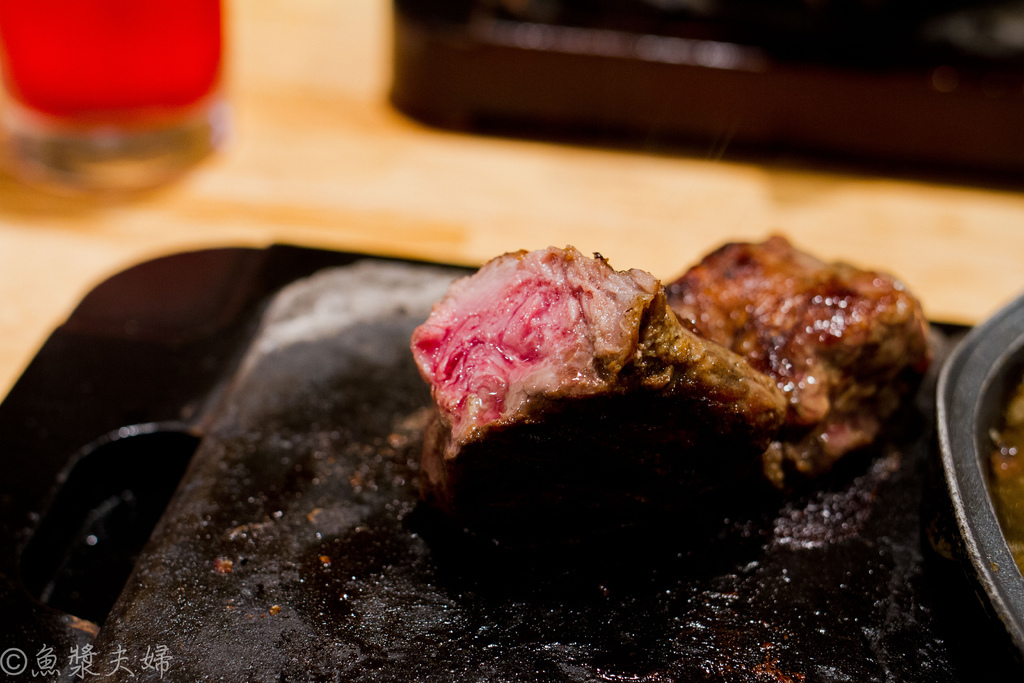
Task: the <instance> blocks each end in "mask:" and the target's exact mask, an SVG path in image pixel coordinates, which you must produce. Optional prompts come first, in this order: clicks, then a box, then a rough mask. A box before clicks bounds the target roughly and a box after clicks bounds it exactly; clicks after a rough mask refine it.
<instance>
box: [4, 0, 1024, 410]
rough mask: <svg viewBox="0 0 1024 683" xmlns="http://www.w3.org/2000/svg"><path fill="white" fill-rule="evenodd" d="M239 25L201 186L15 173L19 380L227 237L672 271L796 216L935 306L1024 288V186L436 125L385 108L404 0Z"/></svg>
mask: <svg viewBox="0 0 1024 683" xmlns="http://www.w3.org/2000/svg"><path fill="white" fill-rule="evenodd" d="M228 39H229V60H228V67H227V85H226V92H227V96H228V99H229V101H230V103H231V106H232V132H231V137H230V139H229V141H228V142H227V144H226V146H225V147H224V149H223V150H222V151H221V152H220V153H218V154H217V155H216V156H214V157H213V158H211V159H209V160H208V161H206V162H205V163H203V164H202V165H201V166H200V167H199V168H197V169H196V170H195V171H194V172H193V173H191V174H190V175H188V176H187V177H186V178H184V179H183V180H182V181H180V182H178V183H176V184H174V185H173V186H170V187H166V188H162V189H161V190H159V191H157V192H154V193H151V194H148V195H145V196H141V197H136V198H132V199H129V200H120V201H110V200H104V201H101V200H96V199H87V198H71V197H60V196H54V195H51V194H47V193H45V192H43V191H41V190H37V189H32V188H29V187H26V186H24V185H22V184H20V183H19V182H18V181H16V180H15V179H14V178H12V177H11V176H10V175H9V174H6V173H5V174H3V175H0V300H2V302H3V304H2V305H0V393H6V392H7V391H8V390H9V388H10V387H11V386H12V385H13V383H14V381H15V380H16V379H17V377H18V376H19V375H20V373H21V372H22V370H23V369H24V367H25V366H26V364H27V363H28V362H29V361H30V360H31V358H32V357H33V355H34V354H35V353H36V351H37V350H38V348H39V346H40V344H41V343H42V342H43V341H44V340H45V339H46V337H47V336H48V335H49V334H50V332H51V331H52V330H53V328H54V327H55V326H57V325H59V324H60V323H61V322H62V320H63V319H64V318H65V317H66V316H67V315H68V313H69V312H70V311H71V310H72V308H73V307H74V306H75V304H76V303H77V302H78V301H79V300H80V299H81V298H82V297H83V296H84V295H85V293H86V292H88V291H89V290H90V289H91V288H92V287H94V286H95V285H96V284H97V283H99V282H101V281H102V280H104V279H105V278H107V277H109V276H110V275H112V274H114V273H116V272H118V271H120V270H123V269H125V268H127V267H129V266H131V265H132V264H135V263H138V262H141V261H145V260H148V259H151V258H154V257H156V256H160V255H165V254H170V253H175V252H179V251H185V250H191V249H197V248H205V247H212V246H234V245H238V246H261V245H268V244H271V243H275V242H283V243H292V244H300V245H306V246H317V247H326V248H333V249H340V250H351V251H360V252H369V253H375V254H384V255H395V256H405V257H420V258H427V259H432V260H440V261H447V262H452V263H459V264H478V263H481V262H483V261H485V260H487V259H489V258H491V257H492V256H495V255H497V254H499V253H502V252H504V251H508V250H514V249H519V248H539V247H544V246H548V245H551V244H553V245H558V246H564V245H566V244H573V245H575V246H576V247H578V248H580V249H581V250H582V251H584V252H585V253H588V252H591V251H600V252H601V253H602V254H604V255H605V256H606V257H608V258H609V259H610V261H611V263H612V265H614V266H616V267H617V268H628V267H639V268H643V269H646V270H649V271H651V272H653V273H654V274H655V275H657V276H658V277H661V278H663V279H668V278H672V277H674V276H675V275H677V274H679V273H680V272H682V271H683V270H684V269H685V268H686V267H687V266H688V265H689V264H690V263H691V262H693V261H694V260H696V259H697V258H698V257H699V256H700V255H701V254H703V253H704V252H706V251H707V250H709V249H710V248H713V247H714V246H716V245H718V244H720V243H722V242H724V241H727V240H735V239H761V238H763V237H765V236H767V235H768V234H770V233H772V232H781V233H784V234H787V235H788V236H789V237H790V238H791V239H792V240H793V241H794V242H796V243H797V244H798V245H799V246H802V247H804V248H805V249H807V250H809V251H811V252H813V253H816V254H818V255H820V256H822V257H825V258H828V259H838V258H841V259H844V260H847V261H850V262H853V263H856V264H860V265H864V266H871V267H876V268H882V269H885V270H889V271H891V272H893V273H896V274H898V275H899V276H900V277H901V278H902V279H903V280H904V281H905V282H906V283H907V285H908V286H909V287H910V288H911V289H912V291H914V292H915V293H916V294H917V295H918V296H919V297H920V298H921V299H922V301H923V302H924V305H925V309H926V311H927V312H928V314H929V316H930V317H931V318H932V319H936V320H942V321H949V322H961V323H973V322H977V321H979V320H981V319H984V318H985V317H986V316H988V315H989V314H990V313H992V312H993V311H994V310H996V309H997V308H998V307H999V306H1000V305H1002V304H1004V303H1006V302H1007V301H1009V300H1010V299H1012V298H1013V297H1015V296H1016V295H1017V294H1019V293H1020V292H1022V291H1024V193H1021V192H1020V191H1012V190H1007V189H991V188H989V187H985V186H983V185H980V184H973V185H944V184H941V183H933V182H923V181H915V180H906V179H903V180H900V179H893V178H886V177H881V176H871V175H867V174H858V175H854V174H848V175H847V174H842V173H823V172H812V171H808V170H800V169H799V168H795V167H792V166H788V167H787V166H784V165H756V164H748V163H734V162H725V161H720V160H719V161H716V160H711V159H698V158H692V157H685V156H671V155H650V154H643V153H639V152H637V153H633V152H628V151H614V150H606V149H597V148H587V147H581V146H570V145H558V144H552V143H544V142H532V141H522V140H510V139H499V138H488V137H477V136H471V135H464V134H456V133H449V132H444V131H439V130H434V129H430V128H428V127H425V126H423V125H420V124H418V123H416V122H414V121H411V120H409V119H407V118H405V117H404V116H403V115H401V114H400V113H398V112H397V111H395V110H394V109H392V108H391V107H390V106H389V104H388V102H387V92H388V87H389V74H390V58H389V51H390V5H389V3H388V2H387V0H233V1H232V0H229V2H228ZM1021 187H1022V188H1024V183H1022V185H1021Z"/></svg>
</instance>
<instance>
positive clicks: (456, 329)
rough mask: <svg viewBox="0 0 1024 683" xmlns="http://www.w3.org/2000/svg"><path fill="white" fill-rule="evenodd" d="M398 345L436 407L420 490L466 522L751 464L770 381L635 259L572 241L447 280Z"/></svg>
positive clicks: (592, 517)
mask: <svg viewBox="0 0 1024 683" xmlns="http://www.w3.org/2000/svg"><path fill="white" fill-rule="evenodd" d="M412 350H413V354H414V356H415V359H416V362H417V364H418V366H419V369H420V373H421V374H422V376H423V378H424V379H425V380H426V381H427V382H428V383H429V384H430V386H431V391H432V395H433V398H434V402H435V405H436V407H437V414H436V417H435V420H434V423H433V426H432V427H431V428H430V430H428V435H427V439H426V444H425V447H424V453H423V461H422V470H421V482H422V495H423V497H424V499H425V500H427V501H428V502H430V503H432V504H433V505H435V506H437V507H439V508H441V509H442V510H444V511H446V512H448V513H449V514H451V515H453V516H455V517H456V518H457V519H460V520H462V521H464V522H466V523H468V524H472V525H479V526H483V527H490V528H492V529H494V528H498V529H500V528H502V527H505V526H511V525H513V524H515V523H516V520H519V521H521V520H522V519H523V518H524V517H525V518H528V519H532V520H534V521H537V522H540V523H543V524H545V525H549V524H551V523H554V520H560V521H562V522H566V523H569V524H579V523H581V522H582V523H584V524H586V525H588V526H589V525H593V524H598V525H600V524H604V523H617V522H619V521H622V520H628V519H631V518H634V517H635V516H644V515H646V514H650V512H651V511H653V510H657V509H662V508H665V507H671V506H672V505H675V504H676V503H677V502H680V501H687V500H688V494H689V493H698V492H701V491H706V490H708V489H710V488H711V487H713V486H715V485H716V484H720V483H723V482H727V481H732V480H735V479H736V478H737V477H739V476H741V474H742V473H743V472H745V471H749V470H751V469H756V468H757V467H758V464H759V456H760V454H761V453H762V452H763V451H764V449H765V448H766V447H767V446H768V445H769V443H770V442H771V440H772V439H773V438H774V436H775V434H776V432H777V431H778V429H779V427H780V425H781V424H782V421H783V419H784V416H785V412H786V402H785V398H784V396H783V394H782V392H781V391H780V390H779V389H778V388H777V387H776V386H775V383H774V382H773V381H772V380H770V379H769V378H767V377H766V376H765V375H763V374H762V373H760V372H757V371H755V370H753V369H752V368H751V367H750V365H749V364H748V363H747V362H746V361H744V360H743V359H742V358H740V357H739V356H738V355H736V354H734V353H733V352H731V351H729V350H727V349H725V348H724V347H722V346H720V345H718V344H716V343H714V342H710V341H707V340H705V339H702V338H700V337H698V336H697V335H695V334H693V333H692V332H691V331H689V330H688V329H686V328H685V327H684V325H683V324H682V323H681V321H680V320H679V318H678V316H677V315H676V314H675V313H674V312H672V310H671V309H670V308H669V307H668V305H667V301H666V298H665V293H664V289H663V287H662V286H661V284H660V283H659V282H658V281H657V280H656V279H655V278H654V277H653V276H651V275H650V274H648V273H645V272H642V271H639V270H630V271H622V272H619V271H615V270H614V269H612V268H611V266H609V265H608V263H607V262H605V261H604V259H602V258H600V257H597V258H593V259H592V258H588V257H585V256H583V255H582V254H581V253H580V252H578V251H577V250H576V249H574V248H572V247H568V248H566V249H556V248H549V249H546V250H541V251H534V252H525V251H520V252H516V253H510V254H505V255H504V256H500V257H498V258H496V259H494V260H493V261H491V262H489V263H488V264H486V265H485V266H484V267H483V268H481V269H480V270H479V271H478V272H477V273H475V274H474V275H472V276H470V277H467V278H464V279H461V280H458V281H456V282H455V283H453V285H452V287H451V288H450V289H449V291H448V293H447V294H446V296H445V297H444V298H443V299H442V300H441V301H440V302H439V303H437V304H436V305H435V306H434V309H433V312H432V313H431V315H430V317H429V319H428V320H427V321H426V322H425V323H424V324H423V325H422V326H420V327H419V328H417V330H416V331H415V333H414V335H413V338H412Z"/></svg>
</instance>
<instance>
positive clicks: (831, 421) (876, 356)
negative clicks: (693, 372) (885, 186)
mask: <svg viewBox="0 0 1024 683" xmlns="http://www.w3.org/2000/svg"><path fill="white" fill-rule="evenodd" d="M667 291H668V297H669V303H670V305H671V306H672V308H673V309H674V310H675V311H676V312H677V313H679V315H680V316H681V317H682V318H684V319H685V320H687V321H688V322H689V323H690V324H691V325H692V326H693V329H694V330H695V331H696V332H697V333H698V334H700V335H702V336H704V337H706V338H708V339H712V340H714V341H716V342H718V343H720V344H723V345H725V346H727V347H729V348H730V349H732V350H733V351H736V352H737V353H739V354H740V355H742V356H743V357H744V358H746V359H747V360H748V361H749V362H750V364H751V365H752V366H754V367H755V368H757V369H758V370H761V371H762V372H765V373H767V374H768V375H770V376H771V377H772V378H774V380H775V381H776V382H777V384H778V386H779V387H780V388H781V389H782V390H783V391H784V392H785V394H786V396H787V398H788V399H789V407H788V410H787V414H786V424H785V427H784V428H783V430H782V432H781V433H780V438H779V439H778V440H776V441H775V442H773V443H772V445H771V447H770V448H769V449H768V451H767V452H766V453H765V456H764V470H765V474H766V475H767V476H768V478H769V479H770V480H771V481H772V482H773V483H774V484H776V485H777V486H779V487H780V488H781V487H783V486H785V485H786V484H787V481H794V480H795V481H799V480H800V478H801V477H802V476H805V475H806V476H815V475H818V474H821V473H823V472H825V471H827V470H828V469H830V468H831V467H832V466H833V464H834V463H835V462H836V461H837V460H838V459H839V458H840V457H841V456H842V455H844V454H845V453H848V452H850V451H852V450H855V449H857V448H860V447H863V446H866V445H868V444H870V443H871V442H872V441H873V440H874V439H875V438H876V436H877V435H878V433H879V431H880V429H881V428H882V425H883V424H884V421H885V420H886V418H887V417H889V416H890V415H892V414H893V412H894V411H895V410H896V409H897V407H898V406H899V404H900V400H901V398H902V396H903V395H904V394H905V393H906V392H907V391H908V390H909V389H910V388H911V387H912V386H913V385H914V384H915V383H916V381H917V379H919V377H920V375H921V374H922V373H923V372H924V370H925V369H926V368H927V366H928V363H929V361H930V352H929V348H928V324H927V322H926V321H925V317H924V314H923V313H922V310H921V306H920V304H919V303H918V302H917V301H916V300H915V299H914V297H912V296H911V295H910V293H909V292H907V290H906V289H905V288H904V286H903V285H902V284H901V283H900V282H899V281H898V280H896V279H894V278H893V277H891V276H889V275H886V274H884V273H878V272H873V271H866V270H860V269H857V268H854V267H853V266H850V265H847V264H844V263H832V264H827V263H824V262H822V261H820V260H818V259H817V258H815V257H813V256H810V255H808V254H806V253H803V252H801V251H799V250H797V249H795V248H794V247H793V246H792V245H791V244H790V243H789V242H788V241H787V240H786V239H785V238H783V237H779V236H775V237H772V238H770V239H769V240H767V241H766V242H763V243H760V244H748V243H733V244H727V245H725V246H723V247H721V248H719V249H718V250H716V251H714V252H713V253H711V254H709V255H708V256H707V257H705V258H704V260H703V261H701V262H700V263H699V264H698V265H696V266H694V267H693V268H692V269H690V270H689V272H687V273H686V274H685V275H683V276H682V277H681V278H679V280H677V281H676V282H674V283H672V284H671V285H669V286H668V288H667ZM794 473H799V474H798V476H797V477H794V476H793V474H794Z"/></svg>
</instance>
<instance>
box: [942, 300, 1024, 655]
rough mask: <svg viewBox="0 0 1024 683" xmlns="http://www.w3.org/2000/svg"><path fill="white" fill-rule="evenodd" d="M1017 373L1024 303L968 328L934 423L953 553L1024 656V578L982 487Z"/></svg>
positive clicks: (945, 374)
mask: <svg viewBox="0 0 1024 683" xmlns="http://www.w3.org/2000/svg"><path fill="white" fill-rule="evenodd" d="M1022 373H1024V296H1021V297H1020V298H1018V299H1017V300H1015V301H1014V302H1013V303H1011V304H1010V305H1008V306H1006V307H1005V308H1003V309H1002V310H1001V311H999V312H998V313H997V314H996V315H994V316H993V317H992V318H991V319H989V320H988V321H986V322H985V323H983V324H981V325H979V326H978V327H976V328H974V329H973V330H972V331H971V332H970V333H969V334H968V335H967V336H966V337H964V339H963V340H962V341H961V342H960V344H959V345H958V346H957V348H956V350H955V351H954V352H953V354H952V355H951V356H950V357H949V359H948V361H947V362H946V364H945V366H944V367H943V369H942V373H941V375H940V377H939V383H938V388H937V408H936V410H937V419H938V436H939V447H940V451H941V454H942V465H943V469H944V471H945V477H946V483H947V485H948V488H949V495H950V498H951V501H952V505H953V513H954V516H955V518H956V524H957V527H958V530H959V535H960V538H959V539H958V540H959V541H960V545H959V548H958V550H959V551H960V555H961V556H962V559H963V561H964V564H965V566H966V567H967V569H968V571H969V573H970V574H972V578H975V579H976V580H977V587H978V590H979V596H980V597H981V598H982V601H983V602H984V603H985V604H986V606H987V607H988V608H989V610H990V611H991V612H992V613H993V614H994V616H995V617H997V618H998V619H999V621H1001V622H1002V623H1003V625H1004V626H1005V627H1006V632H1007V635H1008V636H1009V639H1010V640H1011V641H1012V645H1013V647H1014V648H1015V649H1016V651H1017V656H1018V657H1024V576H1022V575H1021V572H1020V571H1019V570H1018V568H1017V565H1016V564H1015V563H1014V560H1013V556H1012V555H1011V553H1010V548H1009V546H1008V545H1007V542H1006V539H1005V538H1004V536H1003V532H1002V529H1001V527H1000V525H999V521H998V519H997V517H996V512H995V508H994V506H993V503H992V499H991V496H990V492H989V486H988V466H987V462H988V456H989V453H990V451H991V449H992V442H991V438H990V436H989V434H990V431H991V430H992V429H993V428H995V427H997V426H998V425H999V424H1000V420H1001V415H1002V412H1003V409H1004V406H1005V405H1006V400H1007V398H1008V397H1009V394H1010V392H1012V391H1013V389H1014V387H1015V386H1016V384H1017V383H1018V382H1020V381H1021V376H1022Z"/></svg>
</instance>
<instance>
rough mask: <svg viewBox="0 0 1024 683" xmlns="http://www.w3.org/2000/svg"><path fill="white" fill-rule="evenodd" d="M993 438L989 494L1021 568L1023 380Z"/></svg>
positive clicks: (1023, 556) (1023, 567) (1023, 561)
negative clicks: (990, 493)
mask: <svg viewBox="0 0 1024 683" xmlns="http://www.w3.org/2000/svg"><path fill="white" fill-rule="evenodd" d="M992 441H993V443H994V446H995V447H994V449H993V451H992V455H991V458H990V465H991V470H992V478H991V483H990V485H991V490H992V498H993V501H994V502H995V507H996V514H997V515H998V516H999V523H1000V525H1001V526H1002V528H1003V535H1004V536H1005V537H1006V542H1007V543H1008V544H1009V546H1010V552H1012V553H1013V559H1014V560H1015V561H1016V562H1017V566H1018V567H1019V568H1020V569H1021V571H1024V380H1022V381H1021V383H1020V384H1018V385H1017V388H1016V389H1015V390H1014V392H1013V394H1012V396H1011V397H1010V400H1009V402H1008V403H1007V405H1006V410H1005V412H1004V413H1003V423H1002V428H1001V429H999V430H993V431H992Z"/></svg>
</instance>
